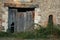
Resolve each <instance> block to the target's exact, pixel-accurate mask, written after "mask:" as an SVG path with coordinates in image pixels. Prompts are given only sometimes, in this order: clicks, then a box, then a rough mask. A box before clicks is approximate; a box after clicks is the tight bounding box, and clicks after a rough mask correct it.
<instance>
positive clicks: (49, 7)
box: [37, 0, 60, 26]
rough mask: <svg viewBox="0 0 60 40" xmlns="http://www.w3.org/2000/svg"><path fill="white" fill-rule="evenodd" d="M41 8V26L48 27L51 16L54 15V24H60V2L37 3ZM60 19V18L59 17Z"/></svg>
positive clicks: (45, 0)
mask: <svg viewBox="0 0 60 40" xmlns="http://www.w3.org/2000/svg"><path fill="white" fill-rule="evenodd" d="M37 2H38V4H39V8H40V14H41V24H42V25H44V26H46V25H47V23H48V18H49V15H53V22H54V24H60V18H58V16H57V15H58V14H59V13H60V12H59V11H60V0H39V1H37ZM59 17H60V16H59Z"/></svg>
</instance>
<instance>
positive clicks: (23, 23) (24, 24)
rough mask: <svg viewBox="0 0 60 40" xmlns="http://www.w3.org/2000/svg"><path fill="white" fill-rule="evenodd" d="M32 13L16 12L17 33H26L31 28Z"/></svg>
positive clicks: (32, 21)
mask: <svg viewBox="0 0 60 40" xmlns="http://www.w3.org/2000/svg"><path fill="white" fill-rule="evenodd" d="M32 14H33V13H32V11H27V12H18V13H17V14H16V21H17V32H21V31H26V30H28V29H30V28H31V27H32V26H33V23H34V20H33V15H32Z"/></svg>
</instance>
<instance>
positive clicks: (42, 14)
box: [4, 0, 60, 27]
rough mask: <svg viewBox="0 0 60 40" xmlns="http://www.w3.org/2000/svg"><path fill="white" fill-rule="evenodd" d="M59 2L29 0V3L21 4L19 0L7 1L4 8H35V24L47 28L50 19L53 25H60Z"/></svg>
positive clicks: (59, 0) (55, 0) (58, 0)
mask: <svg viewBox="0 0 60 40" xmlns="http://www.w3.org/2000/svg"><path fill="white" fill-rule="evenodd" d="M12 1H13V2H12ZM25 1H26V0H25ZM59 2H60V0H33V1H30V0H29V1H27V2H21V1H19V0H10V1H8V0H5V2H4V6H5V7H15V8H28V7H29V8H35V11H34V12H35V16H34V22H35V23H38V24H39V25H41V26H44V27H45V26H47V24H48V21H49V19H50V18H51V20H53V24H55V25H57V24H60V3H59Z"/></svg>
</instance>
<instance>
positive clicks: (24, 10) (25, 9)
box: [9, 7, 35, 12]
mask: <svg viewBox="0 0 60 40" xmlns="http://www.w3.org/2000/svg"><path fill="white" fill-rule="evenodd" d="M9 8H10V9H17V11H18V12H26V11H34V9H35V8H15V7H9Z"/></svg>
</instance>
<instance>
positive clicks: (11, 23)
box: [8, 8, 16, 32]
mask: <svg viewBox="0 0 60 40" xmlns="http://www.w3.org/2000/svg"><path fill="white" fill-rule="evenodd" d="M15 27H16V9H10V8H9V14H8V30H9V31H11V32H14V29H15Z"/></svg>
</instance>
